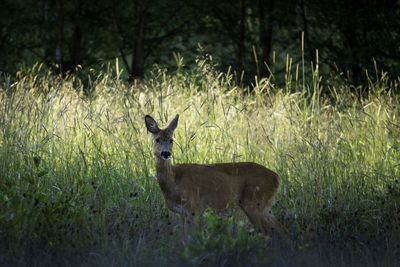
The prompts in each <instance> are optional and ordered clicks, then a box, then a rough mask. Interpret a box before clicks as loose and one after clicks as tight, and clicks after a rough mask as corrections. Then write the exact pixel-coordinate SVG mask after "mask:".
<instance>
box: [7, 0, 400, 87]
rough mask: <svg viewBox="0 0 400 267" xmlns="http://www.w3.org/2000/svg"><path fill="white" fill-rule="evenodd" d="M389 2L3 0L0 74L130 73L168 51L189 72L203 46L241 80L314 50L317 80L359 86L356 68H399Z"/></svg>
mask: <svg viewBox="0 0 400 267" xmlns="http://www.w3.org/2000/svg"><path fill="white" fill-rule="evenodd" d="M399 9H400V7H399V3H398V1H394V0H388V1H387V0H385V1H377V0H366V1H349V0H346V1H329V0H323V1H314V0H288V1H276V0H256V1H246V0H237V1H209V0H203V1H179V0H169V1H163V0H156V1H140V0H129V1H126V0H119V1H114V0H109V1H96V3H94V2H92V1H83V0H74V1H58V0H56V1H45V0H41V1H26V0H20V1H11V0H4V1H2V3H1V4H0V12H1V13H0V16H1V18H2V19H1V24H0V53H1V54H0V58H1V59H0V71H1V72H2V73H11V74H12V73H15V72H16V71H18V70H20V69H21V68H22V67H29V66H32V64H34V63H37V62H39V63H44V64H45V65H46V67H48V68H51V69H53V70H56V71H59V72H62V73H67V72H75V71H77V70H78V69H79V70H80V69H82V68H83V69H90V68H93V69H99V68H100V66H101V65H102V64H105V63H106V62H107V61H110V60H111V61H113V60H114V59H115V58H119V59H120V64H121V67H122V68H123V69H125V71H126V74H127V75H128V76H129V79H135V78H142V77H144V76H145V74H146V70H147V71H149V70H151V68H152V66H154V65H155V64H156V65H160V66H168V67H172V66H174V65H175V60H176V58H175V57H174V56H173V55H174V54H179V55H181V56H182V57H183V58H184V59H185V66H186V67H187V68H188V69H190V68H191V67H193V66H194V63H195V60H194V58H195V56H196V55H199V53H207V54H210V55H212V56H213V58H214V59H215V62H217V63H218V65H219V67H218V68H219V70H221V71H224V72H226V71H227V70H228V68H231V69H232V70H234V71H236V72H237V73H238V76H239V77H240V76H241V73H242V71H244V75H245V76H244V82H245V84H251V83H252V82H253V81H254V77H255V76H256V75H257V76H258V77H267V76H269V75H270V74H271V72H272V73H274V74H275V75H277V74H279V73H284V72H285V71H286V61H287V57H290V64H291V65H292V66H293V68H295V67H296V65H298V64H299V63H301V62H302V60H303V59H302V56H304V60H305V61H306V62H307V64H306V65H307V66H306V69H307V70H308V71H309V72H311V69H310V66H309V62H314V63H315V61H316V51H318V52H317V53H318V60H319V66H320V73H321V74H323V76H324V77H326V78H332V77H334V78H336V79H340V80H341V81H343V82H345V83H346V84H350V85H353V86H354V87H357V86H360V85H363V86H365V85H366V71H369V73H375V71H376V70H377V71H378V72H380V71H382V70H384V71H385V72H387V74H388V75H389V77H390V78H391V79H396V78H397V75H398V74H399V71H400V63H399V60H398V59H399V58H400V48H399V43H400V35H399V28H400V20H399V16H400V11H399ZM199 45H200V46H201V47H202V49H201V51H199ZM334 78H332V79H334ZM277 82H280V84H282V83H283V81H282V79H278V81H277Z"/></svg>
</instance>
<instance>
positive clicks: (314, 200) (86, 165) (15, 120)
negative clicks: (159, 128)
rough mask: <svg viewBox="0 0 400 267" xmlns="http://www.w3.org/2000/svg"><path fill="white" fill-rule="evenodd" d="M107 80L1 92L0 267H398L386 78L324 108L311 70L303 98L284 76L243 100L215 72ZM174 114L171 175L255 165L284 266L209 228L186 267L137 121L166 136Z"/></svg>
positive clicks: (215, 222) (204, 69)
mask: <svg viewBox="0 0 400 267" xmlns="http://www.w3.org/2000/svg"><path fill="white" fill-rule="evenodd" d="M177 59H179V58H178V57H177ZM177 62H182V60H180V59H179V60H177ZM116 65H117V66H116V67H115V68H111V67H107V68H106V70H105V71H99V72H95V71H93V72H90V73H89V74H88V80H89V81H90V82H89V83H87V85H85V83H83V82H82V81H81V80H80V79H79V76H77V75H69V76H64V77H62V76H60V75H57V74H54V73H52V72H47V71H45V70H44V69H43V68H41V67H40V65H36V67H35V68H32V69H25V70H23V71H21V72H20V73H19V74H18V76H17V77H10V76H2V78H1V81H0V86H1V90H0V129H1V132H0V142H1V143H0V144H1V145H0V262H1V264H2V265H3V264H5V265H46V264H52V265H54V264H59V265H77V264H82V265H107V266H109V265H156V264H157V265H167V264H176V265H186V266H187V265H188V264H190V263H193V264H201V263H202V262H203V258H196V255H195V254H196V253H200V252H201V251H202V249H203V248H204V252H206V254H205V256H204V255H203V257H205V258H204V259H205V260H208V261H209V262H213V261H218V262H219V263H221V264H223V263H224V262H229V261H230V257H231V256H232V254H234V253H238V254H237V255H236V256H238V257H239V260H244V259H250V260H251V261H254V262H255V264H256V263H260V264H261V263H262V262H263V259H259V258H258V257H257V256H256V255H259V254H260V253H261V252H260V250H257V249H255V247H256V246H257V244H259V246H260V249H261V248H269V247H270V248H271V250H270V251H271V254H272V255H276V259H275V263H276V264H279V265H311V264H324V265H325V266H326V265H334V266H338V265H350V264H352V265H358V264H360V265H363V264H368V265H393V264H394V263H395V262H396V259H398V257H399V252H400V248H399V244H400V236H399V233H400V232H399V221H400V218H399V214H400V212H399V205H400V203H399V201H400V200H399V178H398V177H400V169H399V162H400V151H399V148H400V145H399V142H400V141H399V140H400V129H399V125H400V123H399V107H400V99H399V96H398V95H396V94H394V90H395V89H396V86H398V84H397V83H396V82H395V81H394V82H392V81H390V80H389V79H388V76H387V75H385V74H383V75H379V73H378V74H377V77H378V79H377V82H373V81H371V80H369V81H368V82H369V91H368V93H366V94H365V96H364V97H360V95H356V94H354V93H353V92H352V91H351V90H350V89H349V88H348V87H346V86H344V85H343V84H341V83H338V84H336V83H334V82H332V83H331V86H330V87H329V90H330V91H331V92H332V93H331V95H332V96H333V97H331V98H327V97H325V96H324V95H323V94H321V88H320V83H319V82H320V77H319V75H318V66H314V70H315V72H314V73H313V75H312V76H306V80H304V84H305V86H304V87H302V86H300V81H299V80H298V79H295V78H293V79H291V78H290V75H288V76H287V77H288V79H287V83H286V85H285V87H283V88H279V87H277V86H276V85H275V84H273V83H272V82H271V80H270V79H261V80H256V81H255V86H254V88H253V89H252V90H250V88H248V87H240V86H239V85H238V83H236V81H235V76H234V75H232V74H225V73H220V72H218V71H216V70H215V66H214V65H213V64H212V60H211V59H210V57H208V58H207V57H206V58H201V57H200V58H198V60H197V65H196V68H195V69H193V71H191V72H186V71H185V70H184V69H180V68H179V67H178V68H176V72H172V73H169V72H168V71H167V70H166V69H160V68H156V67H155V68H154V69H153V71H152V72H151V74H149V76H148V77H147V78H145V79H144V80H143V81H142V82H138V81H136V83H133V84H127V83H125V82H124V81H123V79H122V78H121V77H122V74H123V70H121V69H119V68H118V64H116ZM88 85H90V87H89V86H88ZM296 85H297V86H298V88H300V89H299V90H296V91H297V92H292V90H290V88H291V86H296ZM85 92H86V93H85ZM87 92H90V93H87ZM177 113H179V114H180V115H181V121H180V125H179V127H178V128H177V130H176V133H175V149H174V159H173V161H174V162H175V163H178V162H198V163H210V162H226V161H254V162H257V163H260V164H262V165H265V166H267V167H269V168H271V169H273V170H274V171H276V172H277V173H278V174H279V175H280V177H281V183H282V185H281V188H280V191H279V193H278V194H277V196H276V202H275V205H274V206H273V207H272V209H273V211H274V213H275V215H276V217H277V218H278V219H279V220H280V221H281V222H282V224H283V225H284V226H285V227H286V228H287V229H288V231H289V238H290V239H291V240H292V242H293V245H294V247H295V248H296V251H295V252H294V254H293V255H291V256H290V257H285V256H282V255H284V253H285V252H286V251H285V250H283V249H280V248H279V246H278V247H277V248H275V247H274V246H273V245H271V244H270V241H269V240H265V243H264V241H263V239H262V238H261V237H260V236H259V235H254V236H247V235H246V234H247V232H248V231H247V230H245V229H247V228H242V226H241V225H240V224H239V225H236V224H232V223H231V221H230V219H228V222H225V221H223V220H222V219H220V218H219V217H216V216H215V215H212V214H211V213H210V215H206V216H205V228H204V229H202V231H200V232H198V233H197V234H196V236H195V238H194V239H193V243H192V244H191V245H190V246H189V247H188V248H186V255H187V256H188V258H190V259H191V260H193V259H195V261H194V262H191V261H189V260H188V259H187V258H186V259H185V258H183V259H182V258H181V255H182V251H183V250H184V247H183V245H182V244H181V242H180V241H179V240H180V232H181V229H180V226H179V220H178V219H176V218H175V217H174V216H171V215H169V214H168V211H167V210H166V208H165V205H164V203H163V199H162V194H161V192H160V189H159V186H158V184H157V182H156V180H155V179H154V160H153V158H152V152H151V151H152V149H151V140H150V139H151V138H150V136H149V135H148V134H147V132H146V129H145V127H144V119H143V118H144V116H145V114H152V116H154V117H155V118H156V119H157V121H161V122H162V123H161V124H164V125H165V124H166V123H167V121H169V119H170V118H171V117H173V116H174V115H175V114H177ZM218 227H221V228H222V229H220V231H216V230H217V229H216V228H218ZM230 227H232V228H230ZM246 227H247V224H246ZM231 234H232V235H233V236H234V237H236V239H234V240H232V238H231V237H230V236H231ZM211 237H214V238H211ZM215 238H217V239H215ZM215 240H219V242H218V243H215ZM254 249H255V250H254ZM242 256H243V257H242ZM248 257H249V258H248ZM270 259H271V258H270V257H267V260H270Z"/></svg>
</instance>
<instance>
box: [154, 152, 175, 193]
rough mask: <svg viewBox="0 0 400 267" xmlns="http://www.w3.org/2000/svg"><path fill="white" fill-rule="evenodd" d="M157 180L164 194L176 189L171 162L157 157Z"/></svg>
mask: <svg viewBox="0 0 400 267" xmlns="http://www.w3.org/2000/svg"><path fill="white" fill-rule="evenodd" d="M156 172H157V180H158V183H159V184H160V187H161V189H162V190H163V191H164V192H169V191H171V190H172V189H173V188H174V178H173V177H174V173H173V170H172V165H171V161H169V160H162V159H160V158H158V157H156Z"/></svg>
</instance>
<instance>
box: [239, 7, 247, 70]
mask: <svg viewBox="0 0 400 267" xmlns="http://www.w3.org/2000/svg"><path fill="white" fill-rule="evenodd" d="M245 23H246V6H245V0H240V34H239V45H238V62H239V63H240V68H241V69H242V70H243V69H244V60H243V58H244V57H243V55H244V42H245V34H246V28H245Z"/></svg>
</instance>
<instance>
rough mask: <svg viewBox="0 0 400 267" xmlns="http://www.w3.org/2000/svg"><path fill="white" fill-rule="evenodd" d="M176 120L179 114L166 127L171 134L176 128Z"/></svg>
mask: <svg viewBox="0 0 400 267" xmlns="http://www.w3.org/2000/svg"><path fill="white" fill-rule="evenodd" d="M178 119H179V114H176V116H175V118H174V119H173V120H172V121H171V123H170V124H169V125H168V127H167V128H168V129H169V130H170V131H171V132H173V131H175V129H176V127H177V126H178Z"/></svg>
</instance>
